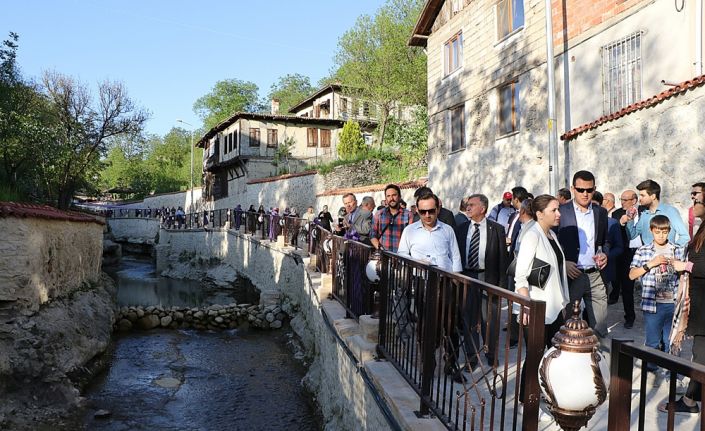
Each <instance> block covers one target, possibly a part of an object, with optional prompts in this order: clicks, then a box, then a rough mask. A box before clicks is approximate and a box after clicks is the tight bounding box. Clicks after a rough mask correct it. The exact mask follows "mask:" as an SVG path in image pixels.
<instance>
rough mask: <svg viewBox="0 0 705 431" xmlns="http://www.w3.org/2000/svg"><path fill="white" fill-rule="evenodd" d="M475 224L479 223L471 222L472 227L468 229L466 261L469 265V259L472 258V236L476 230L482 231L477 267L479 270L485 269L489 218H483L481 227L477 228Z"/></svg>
mask: <svg viewBox="0 0 705 431" xmlns="http://www.w3.org/2000/svg"><path fill="white" fill-rule="evenodd" d="M475 223H478V222H476V221H474V220H470V226H469V227H468V236H467V240H466V241H465V259H466V263H469V262H467V259H468V258H469V257H470V241H471V240H472V234H473V233H474V232H475V229H480V250H479V251H480V253H479V259H478V263H477V266H478V269H485V249H486V248H487V218H483V219H482V221H480V222H479V224H480V226H479V227H475Z"/></svg>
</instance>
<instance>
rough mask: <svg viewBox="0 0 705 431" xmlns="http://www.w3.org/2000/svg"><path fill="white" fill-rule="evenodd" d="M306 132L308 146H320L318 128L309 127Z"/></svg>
mask: <svg viewBox="0 0 705 431" xmlns="http://www.w3.org/2000/svg"><path fill="white" fill-rule="evenodd" d="M306 134H307V135H308V137H307V139H306V146H308V147H317V146H318V129H314V128H312V127H309V128H308V129H306Z"/></svg>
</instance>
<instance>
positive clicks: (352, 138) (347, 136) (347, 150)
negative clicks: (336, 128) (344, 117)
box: [338, 120, 367, 160]
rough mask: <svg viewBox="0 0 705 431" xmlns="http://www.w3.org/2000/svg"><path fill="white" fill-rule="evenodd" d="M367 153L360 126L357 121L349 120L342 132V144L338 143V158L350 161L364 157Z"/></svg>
mask: <svg viewBox="0 0 705 431" xmlns="http://www.w3.org/2000/svg"><path fill="white" fill-rule="evenodd" d="M366 153H367V145H366V144H365V138H363V137H362V131H361V130H360V125H359V124H358V123H357V122H356V121H352V120H349V121H347V122H346V123H345V125H344V126H343V131H342V132H340V142H338V157H339V158H341V159H343V160H350V159H355V158H359V157H360V156H364V155H365V154H366Z"/></svg>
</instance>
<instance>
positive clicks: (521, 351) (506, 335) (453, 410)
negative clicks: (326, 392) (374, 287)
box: [378, 252, 545, 430]
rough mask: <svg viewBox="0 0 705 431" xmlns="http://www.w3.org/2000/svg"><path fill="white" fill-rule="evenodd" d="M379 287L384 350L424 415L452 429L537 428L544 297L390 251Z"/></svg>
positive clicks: (381, 349)
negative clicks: (416, 397) (538, 298)
mask: <svg viewBox="0 0 705 431" xmlns="http://www.w3.org/2000/svg"><path fill="white" fill-rule="evenodd" d="M380 288H381V291H380V294H381V309H380V327H379V344H378V353H379V355H380V357H382V358H384V359H387V360H388V361H389V362H391V363H392V364H393V365H394V366H395V367H396V369H397V370H398V371H399V372H400V373H401V375H402V376H403V377H404V378H405V379H406V381H407V382H408V383H409V385H411V387H412V388H413V389H414V390H415V391H416V392H417V393H418V395H419V397H420V400H421V401H420V405H419V411H418V414H419V415H420V416H425V415H429V414H433V415H435V416H436V417H437V418H439V419H440V420H441V421H442V422H443V423H444V424H445V426H446V427H447V428H448V429H452V430H464V429H505V427H506V428H509V429H517V426H520V427H521V428H522V429H524V430H536V429H537V426H538V425H537V424H538V406H539V399H540V389H539V381H538V367H539V362H540V360H541V356H542V354H543V346H544V344H543V343H544V315H545V303H543V302H540V301H534V300H531V299H529V298H526V297H524V296H520V295H517V294H515V293H513V292H511V291H508V290H506V289H502V288H499V287H496V286H492V285H489V284H486V283H484V282H481V281H477V280H474V279H471V278H468V277H465V276H463V275H460V274H456V273H450V272H446V271H443V270H441V269H439V268H438V267H435V266H431V265H428V264H426V263H423V262H419V261H416V260H412V259H409V258H406V257H403V256H400V255H397V254H394V253H389V252H383V253H382V263H381V280H380ZM514 310H516V312H517V313H518V315H517V314H514ZM525 315H526V316H527V317H528V324H523V323H521V324H519V323H518V322H524V321H525V320H524V316H525ZM502 329H504V330H502ZM512 334H513V336H514V338H515V340H519V341H518V343H516V346H513V343H512V340H511V338H512V336H511V335H512ZM524 339H525V340H526V341H525V343H523V342H522V340H524ZM464 368H465V369H466V370H467V372H460V371H459V370H462V369H464ZM522 373H524V374H525V377H524V379H525V380H524V384H523V391H524V399H525V400H526V403H524V406H523V413H519V410H520V409H519V398H520V396H519V395H520V392H521V390H522V388H521V385H520V380H521V379H520V375H521V374H522ZM459 374H462V377H460V376H459ZM454 377H455V379H454Z"/></svg>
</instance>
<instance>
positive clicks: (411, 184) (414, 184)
mask: <svg viewBox="0 0 705 431" xmlns="http://www.w3.org/2000/svg"><path fill="white" fill-rule="evenodd" d="M387 184H389V183H382V184H372V185H369V186H359V187H347V188H339V189H330V190H326V191H324V192H323V193H319V194H317V195H316V197H320V196H334V195H342V194H345V193H366V192H381V191H383V190H384V188H385V187H387ZM427 184H428V178H419V179H418V180H413V181H407V182H404V183H398V184H397V185H398V186H399V188H400V189H418V188H419V187H422V186H425V185H427Z"/></svg>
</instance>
